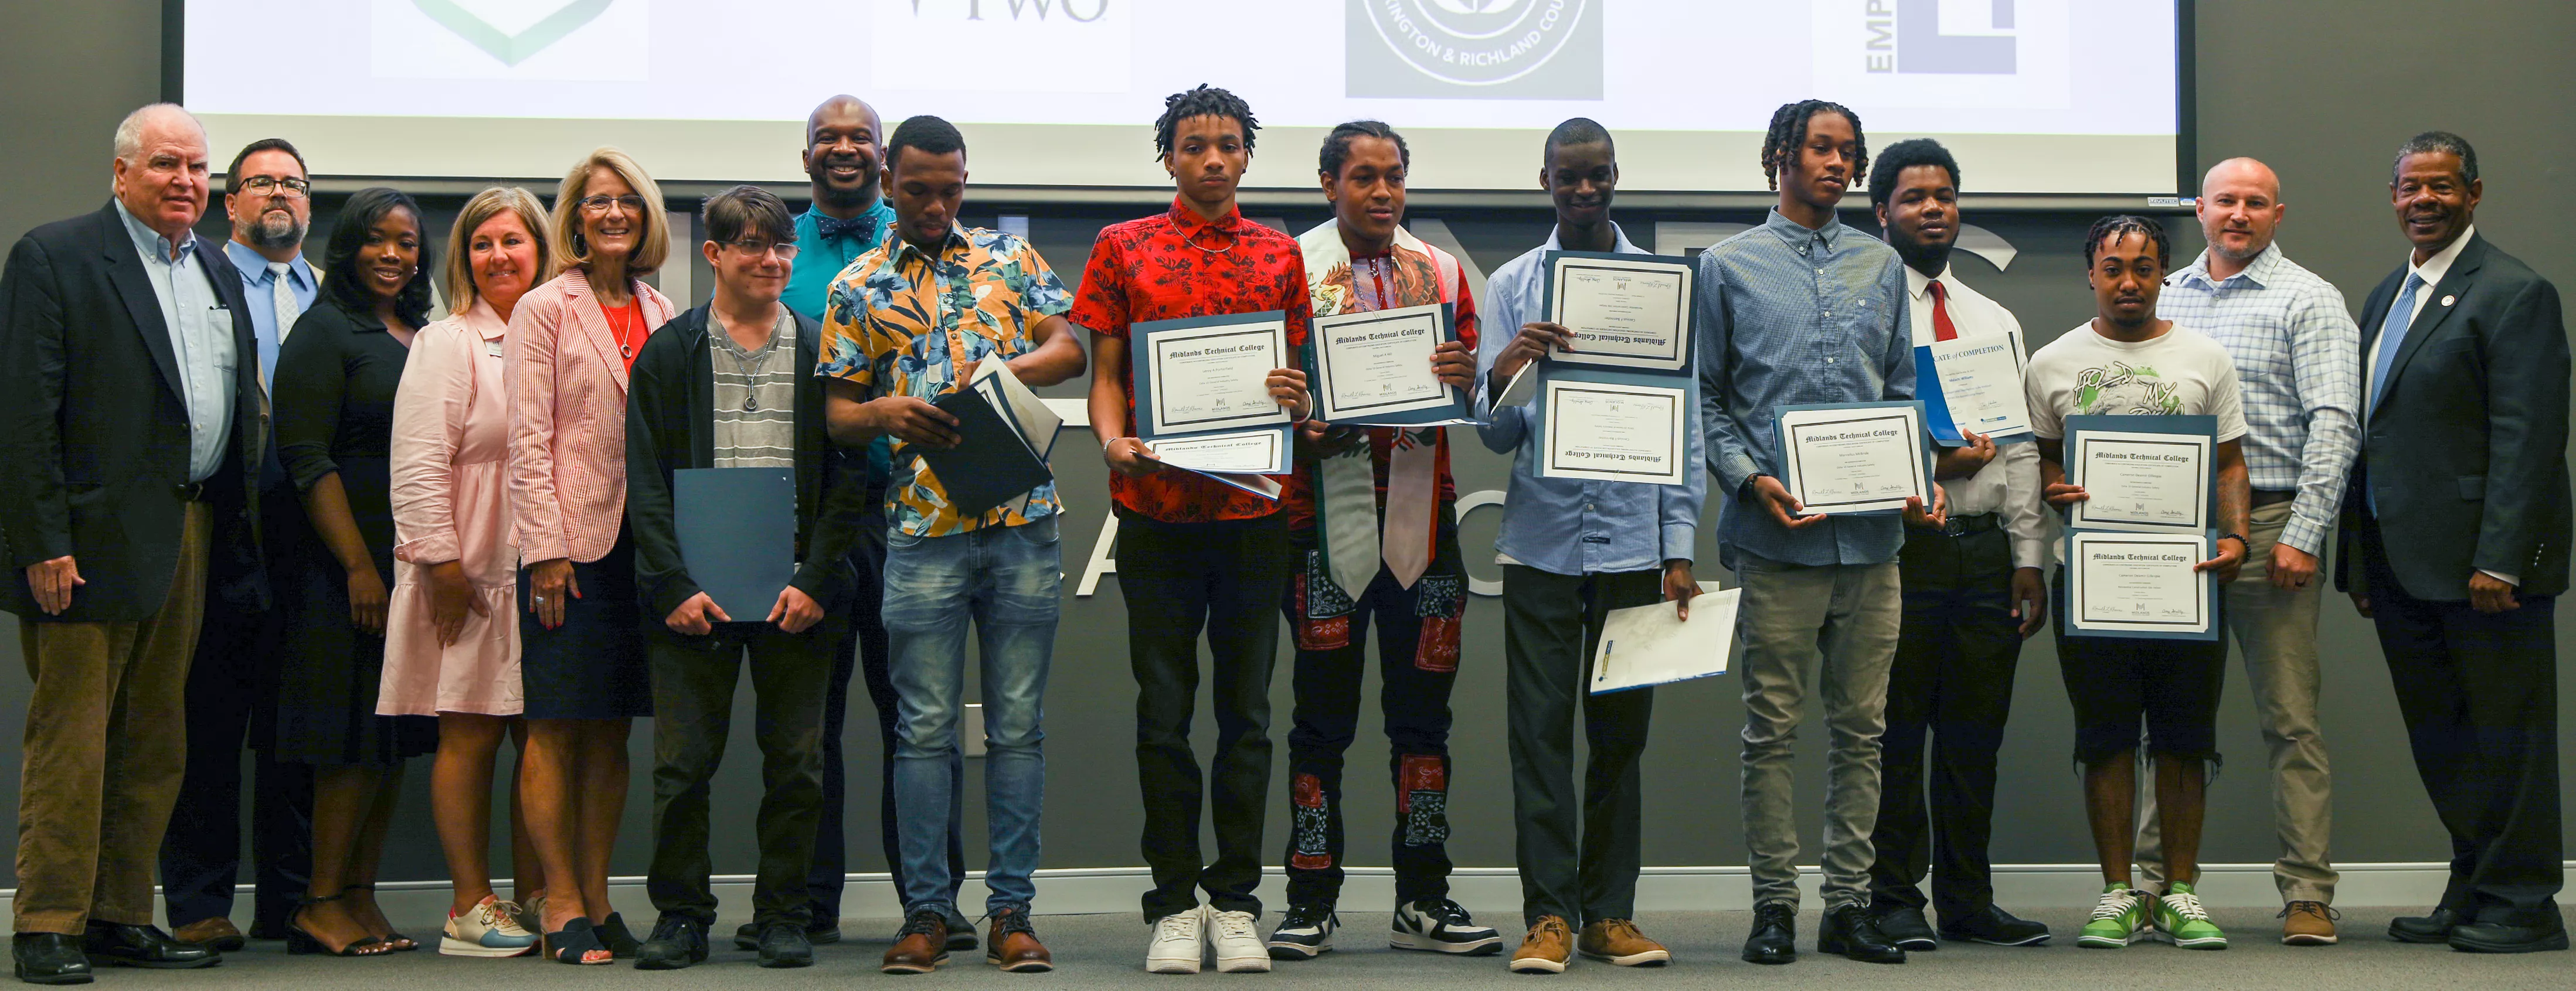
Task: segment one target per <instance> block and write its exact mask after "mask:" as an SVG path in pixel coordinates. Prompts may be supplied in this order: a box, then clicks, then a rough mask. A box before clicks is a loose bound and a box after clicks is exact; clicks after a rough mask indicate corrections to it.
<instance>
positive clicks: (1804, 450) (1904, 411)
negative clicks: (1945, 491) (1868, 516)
mask: <svg viewBox="0 0 2576 991" xmlns="http://www.w3.org/2000/svg"><path fill="white" fill-rule="evenodd" d="M1773 427H1774V428H1775V429H1776V430H1778V431H1779V440H1780V484H1781V485H1782V486H1785V487H1786V488H1788V490H1789V494H1790V495H1792V496H1795V497H1797V499H1798V501H1799V502H1800V503H1802V504H1804V505H1805V507H1806V508H1805V509H1803V510H1801V511H1800V514H1799V515H1802V516H1813V515H1817V514H1820V513H1845V514H1856V513H1888V512H1900V513H1901V512H1904V511H1905V500H1907V499H1921V500H1923V504H1924V505H1925V506H1926V507H1929V506H1930V505H1931V504H1932V465H1931V451H1930V449H1929V448H1928V447H1927V446H1926V445H1925V444H1924V443H1923V404H1922V403H1918V402H1891V403H1829V404H1821V405H1813V406H1783V407H1781V408H1780V410H1779V412H1778V414H1777V415H1776V417H1775V418H1774V420H1773Z"/></svg>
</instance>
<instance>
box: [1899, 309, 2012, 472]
mask: <svg viewBox="0 0 2576 991" xmlns="http://www.w3.org/2000/svg"><path fill="white" fill-rule="evenodd" d="M2026 360H2027V359H2026V357H2025V356H2024V355H2023V353H2022V341H2021V333H2020V332H2019V331H2010V330H2008V331H2005V332H2003V333H2001V334H1980V335H1978V336H1975V337H1961V338H1955V339H1952V340H1947V341H1935V342H1933V343H1930V344H1917V345H1915V346H1914V382H1915V391H1917V392H1919V393H1921V394H1922V397H1923V405H1924V407H1925V412H1926V414H1927V415H1928V416H1929V417H1930V419H1931V421H1932V422H1931V424H1930V426H1931V427H1932V436H1933V438H1934V439H1936V440H1939V441H1941V442H1942V443H1944V444H1963V443H1966V442H1967V438H1966V437H1964V436H1962V435H1963V434H1969V433H1975V434H1983V435H1985V436H1987V437H1991V438H1994V439H1995V440H1998V441H2001V440H2018V439H2025V438H2027V437H2028V436H2029V435H2030V398H2029V395H2028V394H2027V393H2026V392H2024V391H2023V389H2022V382H2021V370H2022V365H2023V363H2024V362H2025V361H2026Z"/></svg>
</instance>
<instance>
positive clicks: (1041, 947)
mask: <svg viewBox="0 0 2576 991" xmlns="http://www.w3.org/2000/svg"><path fill="white" fill-rule="evenodd" d="M984 962H985V963H989V964H992V965H993V966H996V967H1000V968H1002V970H1003V971H1004V972H1006V973H1012V974H1043V973H1046V972H1047V971H1050V970H1054V969H1055V957H1053V956H1051V955H1049V954H1048V953H1047V948H1046V944H1044V943H1040V942H1038V932H1037V930H1035V929H1032V928H1030V927H1029V913H1028V910H1027V909H1020V908H1006V909H1003V910H1001V911H999V912H995V913H993V930H992V933H991V934H990V935H988V936H986V937H985V938H984Z"/></svg>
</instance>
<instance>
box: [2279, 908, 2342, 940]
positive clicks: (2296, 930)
mask: <svg viewBox="0 0 2576 991" xmlns="http://www.w3.org/2000/svg"><path fill="white" fill-rule="evenodd" d="M2337 914H2338V913H2336V912H2335V910H2334V909H2331V908H2327V907H2326V904H2325V903H2324V902H2310V901H2298V902H2291V903H2290V904H2289V905H2288V907H2285V908H2283V909H2281V914H2280V920H2281V942H2282V943H2283V944H2284V945H2287V946H2333V945H2334V942H2335V924H2334V920H2335V916H2336V915H2337Z"/></svg>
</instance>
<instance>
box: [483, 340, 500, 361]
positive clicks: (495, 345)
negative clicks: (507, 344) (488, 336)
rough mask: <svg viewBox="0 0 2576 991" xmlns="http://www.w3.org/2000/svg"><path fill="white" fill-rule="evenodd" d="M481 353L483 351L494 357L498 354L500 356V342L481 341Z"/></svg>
mask: <svg viewBox="0 0 2576 991" xmlns="http://www.w3.org/2000/svg"><path fill="white" fill-rule="evenodd" d="M483 353H484V354H488V355H491V356H492V357H495V358H498V357H500V356H501V342H500V341H485V342H483Z"/></svg>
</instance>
